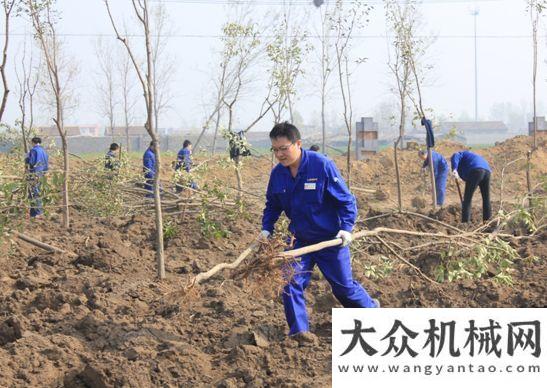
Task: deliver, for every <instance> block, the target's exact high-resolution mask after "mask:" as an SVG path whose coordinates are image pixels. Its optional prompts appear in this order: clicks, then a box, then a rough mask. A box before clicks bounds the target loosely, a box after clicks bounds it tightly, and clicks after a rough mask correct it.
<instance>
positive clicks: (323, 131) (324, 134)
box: [321, 91, 327, 154]
mask: <svg viewBox="0 0 547 388" xmlns="http://www.w3.org/2000/svg"><path fill="white" fill-rule="evenodd" d="M321 137H322V144H321V150H322V152H323V154H326V153H327V149H326V142H327V128H326V124H325V92H324V91H323V92H322V94H321Z"/></svg>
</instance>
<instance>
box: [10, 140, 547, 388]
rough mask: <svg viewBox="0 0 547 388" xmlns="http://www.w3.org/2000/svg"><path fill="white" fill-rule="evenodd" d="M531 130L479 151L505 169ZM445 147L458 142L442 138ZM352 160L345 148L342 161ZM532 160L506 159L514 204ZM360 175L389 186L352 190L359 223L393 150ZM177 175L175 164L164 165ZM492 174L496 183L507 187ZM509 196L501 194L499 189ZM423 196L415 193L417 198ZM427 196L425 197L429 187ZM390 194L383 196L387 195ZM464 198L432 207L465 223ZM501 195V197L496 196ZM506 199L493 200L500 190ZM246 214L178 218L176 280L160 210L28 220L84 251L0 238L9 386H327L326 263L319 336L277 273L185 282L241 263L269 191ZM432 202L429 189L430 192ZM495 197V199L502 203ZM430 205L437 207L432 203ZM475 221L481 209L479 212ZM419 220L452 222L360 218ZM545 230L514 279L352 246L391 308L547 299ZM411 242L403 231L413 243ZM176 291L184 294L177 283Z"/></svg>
mask: <svg viewBox="0 0 547 388" xmlns="http://www.w3.org/2000/svg"><path fill="white" fill-rule="evenodd" d="M527 140H528V139H527V138H516V139H512V140H510V141H507V142H504V143H502V144H500V145H497V146H496V147H492V148H490V149H485V150H479V151H478V152H479V153H481V154H483V155H484V156H485V157H486V158H487V159H488V161H489V162H490V163H491V165H492V167H493V169H494V176H495V177H499V175H500V171H501V169H502V168H503V165H504V164H505V163H506V162H508V161H510V160H514V159H516V158H518V157H520V156H521V155H523V154H524V155H525V153H526V150H527V145H526V141H527ZM439 148H440V151H441V152H442V153H443V154H444V155H445V156H446V157H449V156H450V153H451V152H453V151H455V150H457V149H458V146H457V145H455V144H443V145H441V146H440V147H439ZM545 160H546V155H545V143H543V145H542V148H540V150H539V151H538V152H536V153H535V154H534V157H533V160H532V162H533V170H532V181H533V182H534V183H538V182H539V180H540V178H542V177H543V179H544V177H545V174H546V173H547V171H546V168H547V167H546V163H545ZM337 163H338V165H339V167H343V166H344V164H343V158H340V159H337ZM522 167H523V165H521V164H516V165H514V166H512V167H511V169H508V176H507V181H506V183H505V185H506V193H507V194H506V195H504V201H507V202H513V203H514V202H515V199H516V198H518V197H520V196H522V195H523V194H524V192H525V187H526V185H525V181H526V180H525V177H524V176H523V172H522V171H523V170H522ZM270 168H271V163H270V161H269V159H268V158H259V159H254V158H253V159H249V160H247V161H246V163H245V165H244V170H243V177H244V182H245V183H246V184H245V189H246V190H247V191H249V192H251V193H254V194H256V195H258V196H259V197H260V196H263V194H264V190H265V186H266V183H267V179H268V174H269V169H270ZM401 169H402V176H403V187H404V191H403V192H404V193H405V196H404V203H405V205H406V207H410V203H411V201H412V200H413V198H414V197H416V196H417V194H420V193H419V190H417V188H416V186H417V184H418V183H419V182H420V181H419V176H420V175H419V169H420V163H419V162H418V161H417V157H416V155H415V152H414V151H403V152H401ZM353 172H354V175H353V182H354V184H355V185H356V186H358V187H362V188H374V189H377V188H378V189H380V190H379V191H382V192H384V193H386V195H387V198H388V199H380V198H381V196H377V195H367V194H364V193H358V192H356V196H357V197H358V200H359V204H360V216H361V219H364V218H365V217H369V216H374V215H376V214H378V213H380V212H384V211H386V210H388V209H392V208H393V207H394V205H393V204H394V202H393V201H396V197H395V193H396V190H395V183H394V179H393V176H394V166H393V159H392V152H391V151H389V150H388V151H385V152H383V153H381V154H379V155H377V156H376V157H374V158H373V159H372V160H370V161H368V162H354V164H353ZM164 173H165V174H166V175H165V176H166V177H167V174H168V168H166V169H165V170H164ZM206 178H207V179H202V181H201V182H200V184H202V185H203V184H204V183H205V182H206V181H208V182H213V180H214V179H215V178H216V179H221V180H222V183H223V185H224V187H225V188H227V187H235V186H236V183H235V177H234V174H233V171H232V169H231V168H230V167H227V168H220V167H218V166H217V165H214V166H212V167H211V168H210V169H209V170H208V171H207V173H206ZM496 185H499V182H497V179H496V178H494V183H493V191H494V193H495V192H496V187H497V188H498V190H499V186H496ZM498 193H499V191H498ZM418 196H419V195H418ZM424 197H425V195H424ZM384 198H385V197H384ZM456 198H457V194H456V193H455V192H454V191H453V190H452V191H451V192H450V195H449V197H448V203H449V205H448V206H447V207H445V208H444V209H442V210H439V211H438V212H435V213H430V216H432V217H434V218H437V219H439V220H442V221H444V222H447V223H450V224H452V225H455V226H458V227H462V228H466V229H472V228H474V227H476V226H478V225H479V223H478V221H476V222H475V223H474V224H472V225H467V226H463V225H460V224H459V222H458V220H459V210H460V209H459V207H458V206H456V205H454V204H455V203H457V199H456ZM494 198H495V197H494ZM495 199H496V198H495ZM247 200H248V201H249V202H250V205H249V206H248V208H249V209H250V210H249V212H250V213H251V214H250V217H241V218H240V219H238V220H236V221H235V222H234V221H233V220H232V219H231V218H230V216H229V215H228V214H226V215H220V216H219V218H218V219H217V221H218V222H219V223H221V224H222V225H224V227H225V228H226V229H227V231H228V232H229V237H228V238H217V239H213V238H205V237H204V236H202V234H201V232H200V225H199V223H198V221H197V220H196V219H195V217H186V218H185V219H181V217H180V216H176V217H168V218H167V219H168V220H170V221H171V222H172V223H173V224H174V225H176V230H177V235H176V236H175V237H173V238H172V239H170V240H169V241H168V243H167V244H166V245H167V246H166V265H167V279H166V280H165V281H163V282H158V281H157V280H156V279H155V258H154V251H153V244H154V236H153V219H152V217H151V216H149V215H144V214H136V215H133V216H124V217H117V218H114V217H113V218H110V219H105V218H96V217H89V216H88V215H87V214H84V213H82V212H81V211H79V210H74V211H73V222H72V227H71V229H70V230H68V231H66V230H63V228H61V227H60V225H59V218H60V217H59V214H57V213H55V212H54V213H52V214H50V215H49V216H48V217H46V218H45V219H40V220H35V221H25V222H24V224H23V225H22V227H21V230H22V231H25V233H27V234H31V235H32V236H33V237H35V238H37V239H39V240H41V241H44V242H47V243H49V244H52V245H55V246H57V247H60V248H62V249H64V250H66V251H70V252H73V253H74V256H72V255H66V254H50V253H44V251H42V250H39V249H38V248H34V247H32V246H30V245H28V244H27V243H24V242H21V241H19V240H16V239H15V237H14V236H8V237H6V238H4V240H3V243H2V247H0V253H1V256H0V278H1V281H0V311H2V312H3V314H2V318H0V382H1V383H0V385H2V386H7V387H28V386H53V387H57V386H59V387H62V386H66V387H103V386H129V387H147V386H166V387H168V386H173V387H175V386H220V387H236V386H249V387H252V386H264V385H268V386H289V387H290V386H328V385H329V384H330V357H331V355H330V314H331V308H332V307H337V306H338V303H337V302H336V300H335V299H334V298H333V297H332V296H331V293H330V289H329V286H328V284H327V283H326V281H325V280H323V279H322V276H321V275H320V273H319V272H318V271H316V272H314V274H313V281H312V283H311V285H310V287H309V289H308V292H307V301H308V308H309V312H310V319H311V324H312V332H313V333H315V335H316V337H315V338H312V341H310V342H301V343H299V342H297V341H295V340H293V339H289V338H287V337H286V331H287V329H286V323H285V318H284V315H283V306H282V304H281V302H280V298H279V296H278V295H276V292H277V288H276V287H277V286H278V284H279V283H278V282H276V281H275V280H274V279H272V280H271V282H267V281H266V282H264V283H261V284H256V283H255V282H254V281H253V279H248V280H234V279H231V278H230V276H229V274H227V273H224V274H220V275H217V276H215V277H214V279H212V280H211V281H209V282H207V283H205V284H204V285H203V286H202V287H200V288H199V289H197V290H196V292H195V293H191V294H189V295H186V296H185V297H182V296H181V297H180V298H176V297H173V296H178V295H180V294H179V293H176V291H178V290H180V289H181V288H182V287H184V286H185V285H186V284H187V282H188V281H189V279H190V278H191V277H192V276H193V275H194V274H197V273H199V272H201V271H204V270H207V269H209V268H211V267H212V266H213V265H215V264H216V263H219V262H223V261H233V260H234V259H235V258H236V257H237V256H238V255H239V253H240V252H242V251H243V250H244V249H245V248H246V247H247V246H248V245H249V244H250V242H251V241H252V240H253V238H254V237H255V235H256V234H257V233H258V231H259V229H260V226H259V213H260V210H261V208H262V206H263V204H262V200H261V199H260V198H254V197H249V198H248V199H247ZM425 201H426V205H424V206H428V205H429V202H428V198H427V197H426V199H425ZM498 203H499V201H498ZM422 212H423V213H424V214H428V213H427V207H426V208H425V209H423V210H422ZM473 216H474V219H475V220H478V219H479V218H480V208H475V209H474V213H473ZM377 226H387V227H390V228H399V229H411V230H418V231H440V232H446V228H445V227H443V226H442V225H434V224H432V223H430V222H428V221H426V220H422V219H419V218H412V217H408V216H405V215H398V214H395V215H391V216H389V217H384V218H379V219H375V220H371V221H368V222H367V223H366V224H363V223H362V222H359V223H358V228H359V229H362V228H364V227H367V228H374V227H377ZM546 238H547V231H546V230H542V231H540V232H538V234H537V235H536V236H535V238H533V239H525V240H519V242H518V243H515V244H514V247H515V248H516V249H517V250H518V252H519V253H520V254H521V256H522V257H528V256H532V255H535V256H537V257H539V260H537V261H531V260H517V261H516V263H515V269H516V272H515V273H514V275H513V280H514V284H513V285H512V286H502V285H499V284H498V283H496V282H494V281H493V279H491V278H486V279H483V280H461V281H455V282H453V283H445V284H443V285H441V286H432V284H431V283H429V282H427V281H426V280H424V279H423V278H421V277H420V276H418V275H416V273H415V272H414V271H413V270H411V269H410V268H408V267H406V266H402V265H396V266H395V267H394V270H393V272H392V273H391V274H390V275H389V276H388V277H385V278H383V279H379V280H373V279H369V278H367V277H365V275H364V273H365V264H367V263H375V262H378V261H379V260H380V257H381V255H382V254H384V253H383V252H382V251H381V250H378V252H377V253H370V252H369V254H367V255H364V254H355V255H354V272H355V277H356V278H357V280H358V281H360V282H361V283H362V284H363V286H364V287H365V288H366V289H367V290H368V291H369V293H370V294H371V295H372V296H373V297H376V298H379V299H380V301H381V303H382V307H547V263H546V260H545V258H546V257H547V247H546V244H545V241H546ZM404 240H406V242H408V241H409V240H410V239H409V238H405V239H402V240H401V244H403V243H404V242H405V241H404ZM407 259H409V260H411V261H412V262H413V263H414V264H415V265H416V266H418V267H419V268H420V269H421V270H422V271H423V272H424V273H427V274H431V273H430V271H431V270H432V268H433V267H434V266H435V264H436V263H437V262H438V261H439V258H438V257H435V255H420V256H415V257H414V256H411V255H409V256H408V257H407ZM173 292H175V293H173Z"/></svg>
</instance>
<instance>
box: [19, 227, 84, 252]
mask: <svg viewBox="0 0 547 388" xmlns="http://www.w3.org/2000/svg"><path fill="white" fill-rule="evenodd" d="M12 233H13V235H15V237H17V238H18V239H20V240H23V241H25V242H27V243H29V244H31V245H34V246H35V247H38V248H42V249H44V250H46V251H48V252H55V253H62V254H65V255H69V256H77V255H76V254H75V253H74V252H68V251H65V250H62V249H60V248H57V247H54V246H53V245H49V244H46V243H44V242H41V241H38V240H36V239H34V238H32V237H29V236H27V235H26V234H23V233H19V232H12Z"/></svg>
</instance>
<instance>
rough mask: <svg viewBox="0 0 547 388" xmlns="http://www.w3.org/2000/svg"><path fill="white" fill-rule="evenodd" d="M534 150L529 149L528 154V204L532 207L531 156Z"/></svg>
mask: <svg viewBox="0 0 547 388" xmlns="http://www.w3.org/2000/svg"><path fill="white" fill-rule="evenodd" d="M531 156H532V152H531V151H528V153H527V154H526V187H527V189H528V206H529V207H530V208H531V207H532V204H533V203H532V179H531V178H530V157H531Z"/></svg>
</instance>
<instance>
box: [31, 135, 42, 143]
mask: <svg viewBox="0 0 547 388" xmlns="http://www.w3.org/2000/svg"><path fill="white" fill-rule="evenodd" d="M31 142H32V143H33V144H42V139H40V138H39V137H38V136H36V137H33V138H32V139H31Z"/></svg>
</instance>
